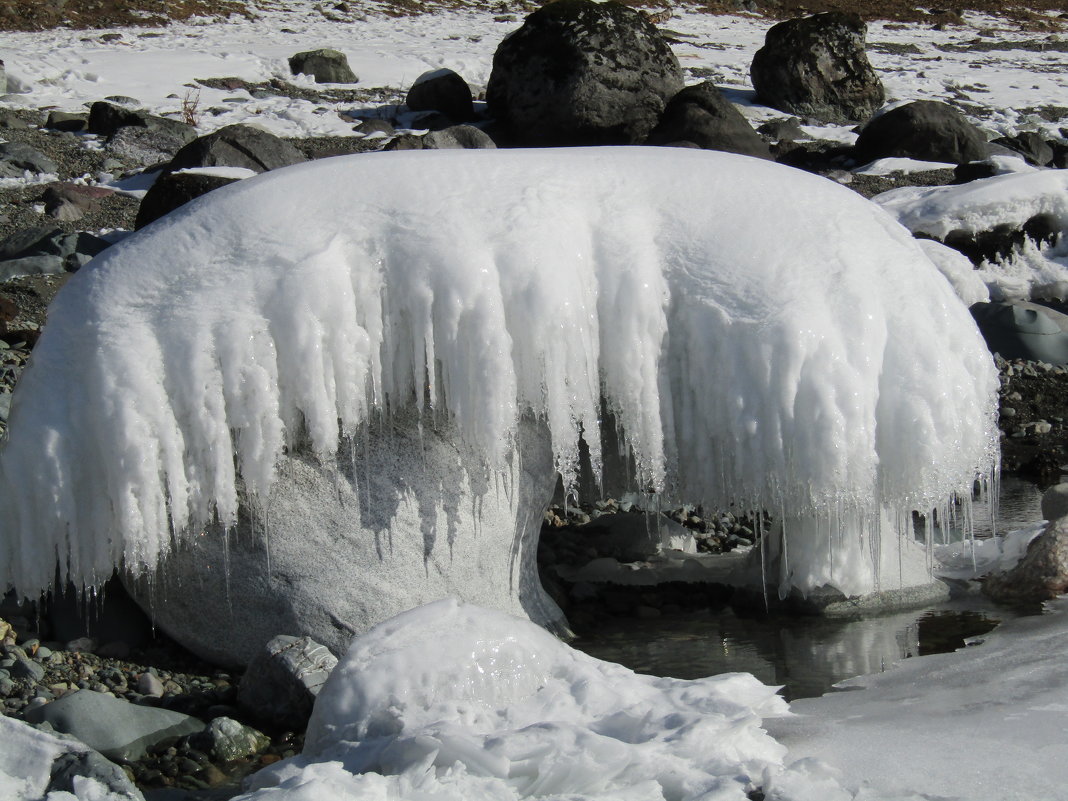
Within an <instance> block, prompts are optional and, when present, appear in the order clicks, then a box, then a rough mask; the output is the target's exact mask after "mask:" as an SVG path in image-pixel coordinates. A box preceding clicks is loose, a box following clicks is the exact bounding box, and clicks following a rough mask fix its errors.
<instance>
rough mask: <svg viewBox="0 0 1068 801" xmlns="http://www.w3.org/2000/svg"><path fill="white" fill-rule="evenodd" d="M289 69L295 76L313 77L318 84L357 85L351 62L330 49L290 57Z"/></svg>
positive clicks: (338, 52) (343, 55) (340, 53)
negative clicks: (350, 65)
mask: <svg viewBox="0 0 1068 801" xmlns="http://www.w3.org/2000/svg"><path fill="white" fill-rule="evenodd" d="M289 69H290V70H291V71H292V72H293V74H294V75H311V76H312V77H313V78H314V79H315V82H316V83H356V82H358V81H359V78H357V77H356V75H355V73H353V71H352V69H351V68H350V67H349V60H348V59H347V58H346V57H345V54H344V53H342V52H341V51H339V50H332V49H330V48H328V47H324V48H320V49H319V50H307V51H305V52H303V53H297V54H296V55H293V56H290V57H289Z"/></svg>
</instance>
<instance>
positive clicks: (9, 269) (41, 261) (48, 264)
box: [0, 255, 67, 283]
mask: <svg viewBox="0 0 1068 801" xmlns="http://www.w3.org/2000/svg"><path fill="white" fill-rule="evenodd" d="M66 271H67V264H66V261H65V260H64V259H62V258H60V257H59V256H48V255H38V256H22V257H20V258H17V259H7V260H6V261H0V283H2V282H4V281H10V280H11V279H12V278H18V277H20V276H23V275H59V274H60V273H65V272H66Z"/></svg>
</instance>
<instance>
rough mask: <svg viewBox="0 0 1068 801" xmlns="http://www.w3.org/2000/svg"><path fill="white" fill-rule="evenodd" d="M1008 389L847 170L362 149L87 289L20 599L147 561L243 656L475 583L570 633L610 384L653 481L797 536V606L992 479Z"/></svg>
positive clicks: (29, 501)
mask: <svg viewBox="0 0 1068 801" xmlns="http://www.w3.org/2000/svg"><path fill="white" fill-rule="evenodd" d="M996 385H997V379H996V373H995V371H994V367H993V364H992V361H991V358H990V356H989V355H988V353H987V351H986V348H985V347H984V345H983V342H982V340H981V338H980V337H979V335H978V333H977V332H976V329H975V325H974V323H973V322H972V320H971V317H970V315H969V314H968V313H967V310H966V309H965V308H964V306H963V304H961V303H960V302H959V301H958V300H957V298H956V297H955V296H954V295H953V291H952V290H951V288H950V286H949V284H948V283H947V282H946V280H945V279H944V278H943V277H942V276H941V275H940V274H939V273H938V272H937V270H936V269H935V268H934V267H933V266H932V264H931V262H930V261H929V259H928V258H927V257H926V256H925V255H924V253H923V251H922V249H921V248H920V247H919V246H918V245H917V244H916V243H915V242H914V241H913V240H912V239H911V237H910V236H909V234H908V232H907V231H906V230H905V229H904V228H902V227H901V226H900V225H898V224H897V223H896V222H894V221H893V220H892V219H891V218H890V217H889V216H888V215H887V214H886V213H885V212H883V211H882V210H880V209H879V208H878V207H876V206H875V205H873V204H871V203H869V202H868V201H866V200H864V199H863V198H861V197H859V196H858V195H855V194H853V193H852V192H850V191H849V190H847V189H844V188H842V187H840V186H837V185H835V184H833V183H831V182H829V181H826V180H823V179H821V178H817V177H814V176H811V175H808V174H805V173H802V172H800V171H797V170H793V169H789V168H785V167H781V166H777V165H775V164H769V163H766V162H763V161H760V160H757V159H751V158H746V157H742V156H736V155H732V154H725V153H713V152H703V151H688V150H682V149H673V148H665V149H659V148H601V149H558V150H550V151H540V150H511V151H492V150H490V151H428V152H419V151H416V152H408V153H384V154H363V155H359V156H352V157H345V158H330V159H325V160H321V161H316V162H312V163H309V164H303V165H298V166H295V167H290V168H286V169H284V170H277V171H273V172H271V173H267V174H264V175H261V176H258V177H256V178H252V179H249V180H246V181H242V182H240V183H237V184H234V185H231V186H228V187H225V188H224V189H221V190H218V191H216V192H212V193H210V194H209V195H207V196H205V197H203V198H200V199H198V200H197V201H195V202H193V203H190V204H188V205H187V206H186V207H183V208H182V209H180V210H178V211H176V212H175V213H173V214H171V215H169V216H168V217H166V218H164V219H162V220H160V221H158V222H156V223H155V224H153V225H151V226H149V227H147V228H146V229H144V230H143V231H140V232H138V233H137V234H135V235H133V236H131V237H129V238H128V239H126V240H125V241H123V242H121V243H120V244H118V245H116V246H114V247H112V248H110V249H109V250H107V251H106V252H104V253H103V254H102V255H100V256H99V257H97V258H96V259H95V260H94V261H93V262H92V263H91V265H89V266H88V267H86V268H84V269H83V270H81V271H80V272H79V273H78V274H76V275H75V276H74V277H73V278H72V279H71V281H70V283H69V284H68V285H67V286H66V287H65V288H64V290H63V291H62V292H61V293H60V295H59V297H58V298H57V299H56V301H55V303H54V305H53V307H52V310H51V312H50V315H49V323H48V326H47V329H46V331H45V332H44V335H43V336H42V338H41V340H40V342H39V344H38V345H37V347H36V349H35V351H34V356H33V364H32V365H31V366H30V368H29V369H28V370H27V371H26V372H25V374H24V375H23V377H22V379H21V381H20V384H19V386H18V389H17V391H16V393H15V397H14V402H13V407H12V412H11V417H10V429H9V433H8V438H7V441H6V443H5V444H4V449H3V452H2V454H0V521H3V523H2V525H3V531H2V535H0V572H2V575H0V580H2V584H3V585H4V586H15V587H17V588H18V589H19V590H20V591H21V592H24V593H33V592H35V591H37V590H40V589H42V588H45V587H47V586H49V585H50V583H51V582H52V581H53V580H54V577H55V575H56V563H57V561H58V563H59V568H60V573H61V576H62V577H63V578H69V579H70V580H72V581H74V582H75V583H76V584H78V585H91V584H94V583H97V582H100V581H102V580H103V579H106V578H107V577H108V576H109V575H110V574H111V572H112V570H113V568H114V567H115V566H117V565H121V566H122V567H123V568H124V570H125V571H126V573H127V574H129V575H131V576H134V577H138V576H139V577H141V579H142V580H145V581H147V582H148V584H149V585H150V588H149V589H146V590H145V591H144V593H143V596H144V597H146V598H147V599H148V600H150V601H152V605H153V606H154V612H155V615H156V617H157V620H158V621H159V622H160V624H161V625H162V626H163V627H164V628H165V629H169V630H173V629H175V628H177V627H179V626H180V625H185V626H188V627H191V628H193V629H195V630H196V631H195V632H193V633H186V632H183V633H182V634H181V635H180V636H182V637H183V638H184V639H186V640H187V641H191V643H192V645H193V646H194V647H196V648H198V650H201V651H202V652H207V653H208V654H209V655H210V656H212V657H214V658H216V659H221V660H222V661H242V660H243V659H244V658H246V657H247V654H248V653H249V650H248V649H249V648H250V647H252V646H251V642H252V641H253V640H258V639H261V638H262V640H261V641H265V640H266V639H268V638H269V636H273V635H274V634H278V633H289V634H310V635H311V636H313V637H314V638H316V639H319V640H321V641H324V642H326V643H327V644H331V645H332V647H334V648H335V650H340V649H341V648H342V647H343V644H344V642H345V641H346V640H347V638H348V637H349V636H350V634H351V633H352V632H354V631H363V630H366V628H368V627H369V626H370V625H372V624H373V623H375V622H377V621H379V620H382V619H385V618H386V617H389V616H391V615H392V614H394V613H396V612H398V611H401V610H402V609H404V608H408V607H411V606H414V605H417V604H419V603H423V602H426V601H429V600H433V599H434V598H438V597H442V596H444V595H456V596H459V597H461V598H463V599H465V600H470V601H474V602H477V603H480V604H484V605H487V606H492V607H495V608H499V609H503V610H505V611H509V612H518V613H522V614H526V615H528V616H529V617H531V618H532V619H534V620H536V621H537V622H539V623H542V624H545V625H553V624H559V623H560V622H561V617H560V614H559V610H557V609H555V606H554V605H553V604H552V602H551V601H549V600H548V599H547V598H546V597H545V596H544V594H543V593H542V591H541V589H540V586H539V585H538V582H537V579H536V576H535V567H534V549H535V547H536V543H537V536H538V528H539V525H540V520H541V514H542V511H543V509H544V507H545V505H546V504H547V502H548V498H549V495H550V493H551V490H552V486H553V481H554V473H555V472H559V473H560V474H561V475H563V476H564V478H565V480H570V479H571V478H572V477H573V476H574V474H575V471H576V466H577V462H578V444H577V443H578V440H579V437H580V433H581V432H584V433H585V435H586V437H587V439H588V440H592V441H591V442H590V443H589V444H590V446H591V452H592V453H593V455H594V467H595V469H596V468H597V466H598V465H599V463H600V459H599V456H598V454H599V453H600V448H599V442H598V435H597V433H596V432H597V431H598V419H599V415H600V414H601V409H602V400H603V402H604V404H605V405H606V406H607V408H608V409H609V410H610V411H611V412H612V413H613V415H614V417H615V419H616V420H617V421H618V423H619V425H620V427H621V428H622V430H623V431H624V432H625V436H626V446H627V448H629V452H630V454H631V455H632V457H633V463H634V465H635V470H636V477H635V483H640V486H642V487H648V486H652V487H655V488H657V489H659V490H661V491H662V492H664V493H665V494H670V495H674V496H677V497H679V498H684V499H686V500H687V501H689V502H694V503H706V504H708V505H711V506H715V505H719V504H724V503H727V502H733V503H734V504H735V505H736V507H739V508H743V509H744V508H749V509H761V508H762V509H768V510H770V511H771V512H772V513H773V514H775V515H776V516H777V517H778V518H779V519H781V520H785V521H786V524H787V525H786V526H785V533H784V535H783V536H784V539H783V541H782V542H781V543H780V546H781V547H780V558H779V560H778V563H777V564H776V565H774V566H768V570H767V573H766V574H765V575H766V579H767V580H768V581H770V582H771V583H772V585H773V586H775V585H777V586H778V588H779V589H780V591H786V590H789V589H790V588H791V587H795V588H797V589H799V590H800V591H802V592H805V591H809V590H811V589H814V588H817V587H821V586H823V585H827V584H830V585H833V586H836V587H838V588H840V589H842V590H843V591H845V592H846V593H847V594H853V593H858V592H864V591H867V590H870V589H872V588H873V587H875V586H877V585H878V583H879V581H880V573H879V570H878V568H877V567H875V565H877V564H878V562H879V559H880V552H881V551H885V550H886V545H885V543H886V542H888V541H890V542H892V541H894V532H893V531H887V530H886V529H887V524H885V523H884V522H882V521H885V520H891V521H896V520H902V519H907V516H908V512H909V510H912V509H919V510H928V509H931V508H933V507H939V506H942V505H944V504H946V503H947V501H948V499H949V498H951V497H952V496H953V495H954V494H955V493H962V494H963V495H964V496H965V497H968V496H969V494H970V489H971V486H972V483H973V480H974V479H975V477H976V475H977V474H979V473H982V472H983V471H986V470H989V469H990V467H991V465H992V464H993V462H994V460H995V457H996V437H995V431H996V427H995V389H996ZM521 421H523V422H521ZM890 528H893V526H890ZM880 543H883V544H882V545H880ZM152 578H155V580H154V581H149V579H152ZM168 610H176V611H174V612H173V613H171V612H169V611H168ZM183 619H184V620H185V622H184V623H183V622H182V621H183ZM257 621H259V622H258V623H257ZM266 629H270V630H269V631H268V630H266ZM298 629H300V630H298ZM206 643H207V644H206ZM213 648H215V649H216V650H215V651H213V650H212V649H213ZM219 649H221V651H222V653H220V652H219Z"/></svg>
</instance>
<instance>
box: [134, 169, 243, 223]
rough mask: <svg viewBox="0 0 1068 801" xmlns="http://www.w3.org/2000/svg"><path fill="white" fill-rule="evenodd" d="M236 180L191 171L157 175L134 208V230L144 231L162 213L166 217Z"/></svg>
mask: <svg viewBox="0 0 1068 801" xmlns="http://www.w3.org/2000/svg"><path fill="white" fill-rule="evenodd" d="M236 180H238V179H236V178H226V177H223V176H221V175H205V174H204V173H195V172H172V173H168V174H166V175H161V176H160V177H159V178H157V179H156V182H155V183H154V184H152V188H151V189H149V190H148V192H146V193H145V197H144V199H143V200H142V201H141V205H140V206H139V207H138V209H137V220H136V221H135V223H134V227H135V228H139V229H140V228H144V227H145V226H146V225H148V224H149V223H150V222H153V221H154V220H158V219H159V218H160V217H162V216H163V215H164V214H170V213H171V212H172V211H174V210H175V209H176V208H178V207H179V206H183V205H185V204H186V203H188V202H189V201H190V200H192V199H193V198H197V197H200V196H201V195H204V194H207V193H208V192H210V191H212V190H213V189H218V188H219V187H221V186H226V185H227V184H232V183H234V182H235V181H236Z"/></svg>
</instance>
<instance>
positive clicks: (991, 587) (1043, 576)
mask: <svg viewBox="0 0 1068 801" xmlns="http://www.w3.org/2000/svg"><path fill="white" fill-rule="evenodd" d="M1065 592H1068V517H1061V518H1059V519H1057V520H1051V521H1050V522H1049V523H1048V524H1047V525H1046V528H1045V529H1044V530H1043V531H1042V533H1041V534H1039V535H1038V536H1037V537H1035V538H1034V539H1033V540H1032V541H1031V544H1030V545H1028V546H1027V553H1025V554H1024V557H1023V559H1021V560H1020V562H1019V564H1017V565H1016V566H1015V567H1013V568H1012V569H1011V570H1008V571H1006V572H1004V573H995V574H994V575H992V576H988V577H987V578H986V579H985V580H984V581H983V593H984V594H985V595H988V596H989V597H991V598H993V599H995V600H997V601H1003V602H1006V603H1040V602H1042V601H1050V600H1053V599H1054V598H1056V597H1057V596H1058V595H1063V594H1064V593H1065Z"/></svg>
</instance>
